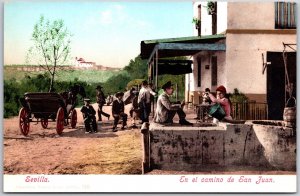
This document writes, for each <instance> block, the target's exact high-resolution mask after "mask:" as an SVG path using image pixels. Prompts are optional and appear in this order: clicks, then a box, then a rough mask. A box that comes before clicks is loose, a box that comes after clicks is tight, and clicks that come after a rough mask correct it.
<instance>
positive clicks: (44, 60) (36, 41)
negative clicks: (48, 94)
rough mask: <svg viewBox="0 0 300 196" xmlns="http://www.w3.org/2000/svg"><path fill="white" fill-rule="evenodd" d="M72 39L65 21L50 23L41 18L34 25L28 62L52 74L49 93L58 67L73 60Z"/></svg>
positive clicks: (27, 57)
mask: <svg viewBox="0 0 300 196" xmlns="http://www.w3.org/2000/svg"><path fill="white" fill-rule="evenodd" d="M70 37H71V34H70V33H69V31H68V30H67V28H66V27H65V25H64V21H63V20H54V21H53V22H50V21H49V20H45V18H44V16H41V17H40V19H39V21H38V22H37V23H36V24H35V25H34V28H33V33H32V37H31V40H32V41H33V46H32V47H31V48H30V49H29V50H28V53H27V56H26V61H27V63H29V62H31V63H32V62H34V63H33V64H37V65H40V66H41V67H42V68H43V69H45V70H46V71H47V72H48V73H49V74H50V76H51V78H50V79H51V80H50V82H49V83H50V84H49V86H50V88H49V91H51V90H52V88H53V84H54V76H55V75H56V71H57V70H58V67H59V66H62V65H64V64H66V63H67V62H68V60H69V59H70V58H71V55H70V54H71V47H70V43H71V41H70Z"/></svg>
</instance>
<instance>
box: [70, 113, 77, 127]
mask: <svg viewBox="0 0 300 196" xmlns="http://www.w3.org/2000/svg"><path fill="white" fill-rule="evenodd" d="M76 123H77V112H76V110H75V109H73V110H72V111H71V127H72V129H74V128H75V127H76Z"/></svg>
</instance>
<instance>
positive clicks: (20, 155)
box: [3, 105, 142, 174]
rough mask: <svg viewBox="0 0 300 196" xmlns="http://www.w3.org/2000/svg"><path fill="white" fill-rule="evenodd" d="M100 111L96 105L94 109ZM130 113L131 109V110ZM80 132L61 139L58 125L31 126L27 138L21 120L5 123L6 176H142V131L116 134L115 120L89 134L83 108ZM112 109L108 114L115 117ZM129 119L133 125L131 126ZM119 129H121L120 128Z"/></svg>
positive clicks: (65, 134) (67, 133) (105, 121)
mask: <svg viewBox="0 0 300 196" xmlns="http://www.w3.org/2000/svg"><path fill="white" fill-rule="evenodd" d="M94 108H95V109H96V105H94ZM127 109H128V108H127ZM76 110H77V112H78V113H77V114H78V123H77V126H76V129H71V128H70V126H68V127H67V128H65V129H64V131H63V134H62V135H61V136H59V135H57V133H56V131H55V125H56V124H55V122H49V125H48V128H47V129H43V128H42V127H41V124H40V123H39V124H36V123H35V122H33V123H30V131H29V134H28V136H27V137H25V136H23V135H22V134H21V132H20V131H19V124H18V117H14V118H10V119H5V120H4V141H3V143H4V169H3V170H4V171H3V172H4V173H5V174H29V173H30V174H140V173H141V172H142V171H141V164H142V146H141V135H140V130H139V129H130V128H129V129H127V130H124V131H121V130H120V129H119V131H118V132H112V123H113V120H112V118H110V120H108V119H107V118H103V122H102V123H98V124H99V127H98V129H99V132H98V133H94V134H86V133H85V130H84V125H83V120H82V115H81V113H80V112H79V108H77V109H76ZM110 110H111V106H105V107H104V111H106V112H108V113H111V112H110ZM130 120H131V119H129V122H128V123H129V125H131V122H130ZM118 127H119V128H120V127H121V125H119V126H118Z"/></svg>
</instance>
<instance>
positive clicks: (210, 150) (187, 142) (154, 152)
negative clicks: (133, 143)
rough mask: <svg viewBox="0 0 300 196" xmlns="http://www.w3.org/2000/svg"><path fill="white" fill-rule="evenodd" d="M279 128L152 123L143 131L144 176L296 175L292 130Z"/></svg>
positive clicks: (251, 124)
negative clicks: (156, 172) (245, 171)
mask: <svg viewBox="0 0 300 196" xmlns="http://www.w3.org/2000/svg"><path fill="white" fill-rule="evenodd" d="M280 125H281V124H274V125H272V124H270V123H268V124H267V125H266V124H263V123H262V124H259V122H257V121H253V122H251V121H247V122H246V123H245V124H230V123H220V124H219V126H217V125H216V124H209V123H202V124H194V125H193V126H181V125H178V124H172V125H162V124H157V123H151V124H150V126H147V125H146V124H144V125H143V127H142V130H141V131H142V133H143V147H144V161H143V171H144V172H147V171H150V170H152V169H161V170H174V171H215V170H222V171H226V170H228V169H230V170H234V169H235V168H249V167H259V168H261V169H268V170H288V171H295V170H296V135H295V130H294V129H292V128H286V127H284V126H280Z"/></svg>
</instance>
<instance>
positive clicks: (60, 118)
mask: <svg viewBox="0 0 300 196" xmlns="http://www.w3.org/2000/svg"><path fill="white" fill-rule="evenodd" d="M64 123H65V114H64V109H63V108H62V107H60V108H58V111H57V114H56V132H57V134H58V135H60V134H62V132H63V130H64Z"/></svg>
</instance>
